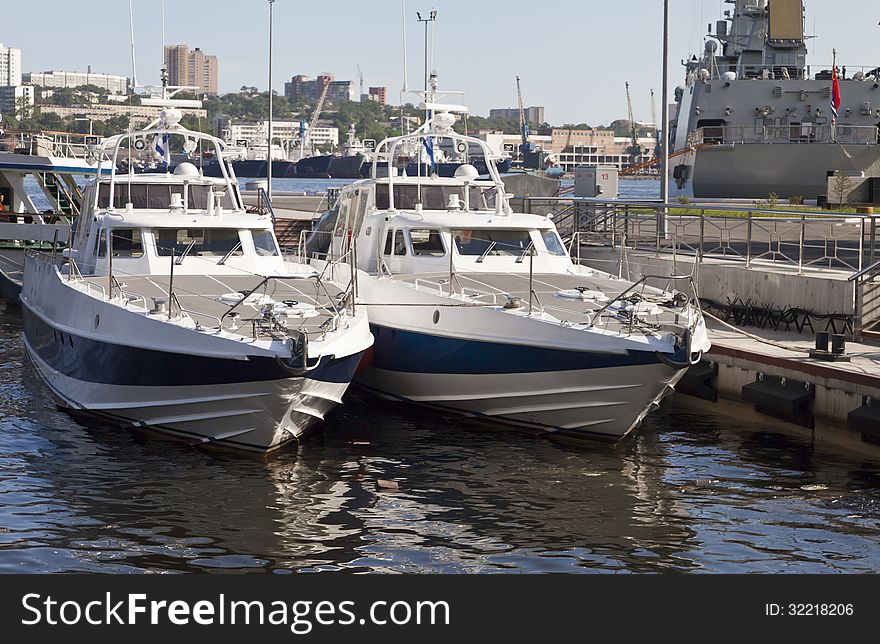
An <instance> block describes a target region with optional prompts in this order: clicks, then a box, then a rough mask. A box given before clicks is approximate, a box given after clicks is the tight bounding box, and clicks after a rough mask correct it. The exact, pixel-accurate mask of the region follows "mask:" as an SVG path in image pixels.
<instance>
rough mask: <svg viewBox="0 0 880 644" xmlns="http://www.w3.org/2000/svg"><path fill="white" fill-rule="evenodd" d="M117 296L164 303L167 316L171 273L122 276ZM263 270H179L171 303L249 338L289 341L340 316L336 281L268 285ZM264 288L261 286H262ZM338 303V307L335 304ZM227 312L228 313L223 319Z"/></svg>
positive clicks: (101, 287) (95, 281)
mask: <svg viewBox="0 0 880 644" xmlns="http://www.w3.org/2000/svg"><path fill="white" fill-rule="evenodd" d="M118 279H119V285H118V287H117V286H115V285H114V289H113V295H114V296H117V295H118V290H117V288H121V290H122V292H123V293H124V295H125V299H126V307H129V308H134V309H137V310H140V311H151V310H152V309H153V308H154V307H155V301H156V300H161V301H163V302H164V303H165V307H166V309H165V312H164V313H149V314H150V315H156V316H161V315H165V316H167V315H168V309H167V307H168V305H169V300H170V299H171V298H170V296H169V278H168V276H167V275H162V276H155V275H151V276H126V277H124V278H118ZM263 279H264V278H262V277H260V276H258V275H240V276H239V275H221V276H214V275H175V276H174V285H173V288H174V296H175V299H176V302H179V305H180V307H179V309H178V306H177V304H176V303H175V304H174V305H173V307H172V311H173V313H174V314H177V313H178V311H179V310H182V312H183V313H184V314H185V315H186V316H188V317H189V318H191V319H192V320H193V322H194V323H196V324H197V325H198V326H201V327H204V328H219V327H221V326H222V328H223V330H224V331H227V332H230V333H235V334H237V335H240V336H243V337H247V338H249V339H256V338H258V337H261V338H271V339H276V340H284V339H286V338H287V335H288V334H287V331H289V330H290V331H294V330H295V331H299V332H304V333H307V334H309V336H310V337H312V336H319V335H323V334H324V333H325V332H326V331H327V330H329V327H331V325H332V320H333V318H334V317H336V309H339V310H341V308H342V307H341V305H340V304H339V303H338V302H339V296H340V295H341V294H342V291H341V290H340V289H339V288H336V287H334V286H333V285H331V284H327V283H324V282H319V281H318V280H317V279H316V278H314V277H310V276H309V275H308V274H303V275H297V276H295V277H282V278H273V279H270V280H269V281H268V282H266V283H265V284H262V285H261V282H263ZM82 282H84V283H86V284H89V289H90V291H91V292H92V293H95V292H96V291H97V292H100V293H101V294H102V295H105V294H106V293H107V292H108V291H109V288H110V282H109V279H108V278H107V276H101V277H85V278H83V279H82ZM258 287H259V288H258ZM255 288H257V290H256V291H255V292H254V293H253V295H251V296H249V297H248V298H247V299H246V301H245V302H242V303H241V304H239V305H238V306H237V307H235V309H234V311H233V313H232V314H231V315H228V313H229V311H230V310H232V309H233V306H234V304H235V303H236V301H237V298H238V299H240V298H241V297H242V296H243V295H244V294H246V293H250V291H252V290H253V289H255ZM334 304H335V306H336V309H334ZM267 305H271V306H272V316H271V317H267V316H264V315H263V313H262V310H263V309H264V307H266V306H267ZM224 315H226V317H225V319H224Z"/></svg>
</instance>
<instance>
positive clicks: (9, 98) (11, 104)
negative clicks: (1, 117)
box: [0, 85, 34, 116]
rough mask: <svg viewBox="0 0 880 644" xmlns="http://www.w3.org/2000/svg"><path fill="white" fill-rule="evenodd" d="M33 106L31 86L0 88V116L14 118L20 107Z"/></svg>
mask: <svg viewBox="0 0 880 644" xmlns="http://www.w3.org/2000/svg"><path fill="white" fill-rule="evenodd" d="M22 100H23V101H24V102H25V104H26V105H28V106H31V105H33V104H34V88H33V87H32V86H31V85H3V86H0V114H6V115H8V116H14V115H15V114H16V112H17V111H18V109H19V107H20V106H21V103H22Z"/></svg>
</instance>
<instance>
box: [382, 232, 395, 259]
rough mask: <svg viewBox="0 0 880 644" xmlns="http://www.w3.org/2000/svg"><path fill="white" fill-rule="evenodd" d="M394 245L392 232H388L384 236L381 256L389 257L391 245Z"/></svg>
mask: <svg viewBox="0 0 880 644" xmlns="http://www.w3.org/2000/svg"><path fill="white" fill-rule="evenodd" d="M393 243H394V231H393V230H389V231H388V232H387V233H386V235H385V250H384V251H383V252H382V254H383V255H390V254H391V249H392V248H393V246H392V244H393Z"/></svg>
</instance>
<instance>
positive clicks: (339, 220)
mask: <svg viewBox="0 0 880 644" xmlns="http://www.w3.org/2000/svg"><path fill="white" fill-rule="evenodd" d="M350 208H351V195H344V196H342V197H340V199H339V215H337V217H336V230H334V231H333V234H334V235H335V236H336V237H342V235H343V234H344V233H345V226H346V224H347V223H348V211H349V210H350Z"/></svg>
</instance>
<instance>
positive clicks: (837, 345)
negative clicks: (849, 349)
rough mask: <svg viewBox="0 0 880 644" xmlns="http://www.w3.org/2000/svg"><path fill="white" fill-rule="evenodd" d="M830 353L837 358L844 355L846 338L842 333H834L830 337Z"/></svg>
mask: <svg viewBox="0 0 880 644" xmlns="http://www.w3.org/2000/svg"><path fill="white" fill-rule="evenodd" d="M831 353H833V354H834V355H838V356H842V355H843V354H844V353H846V336H845V335H843V334H842V333H835V334H833V335H832V336H831Z"/></svg>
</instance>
